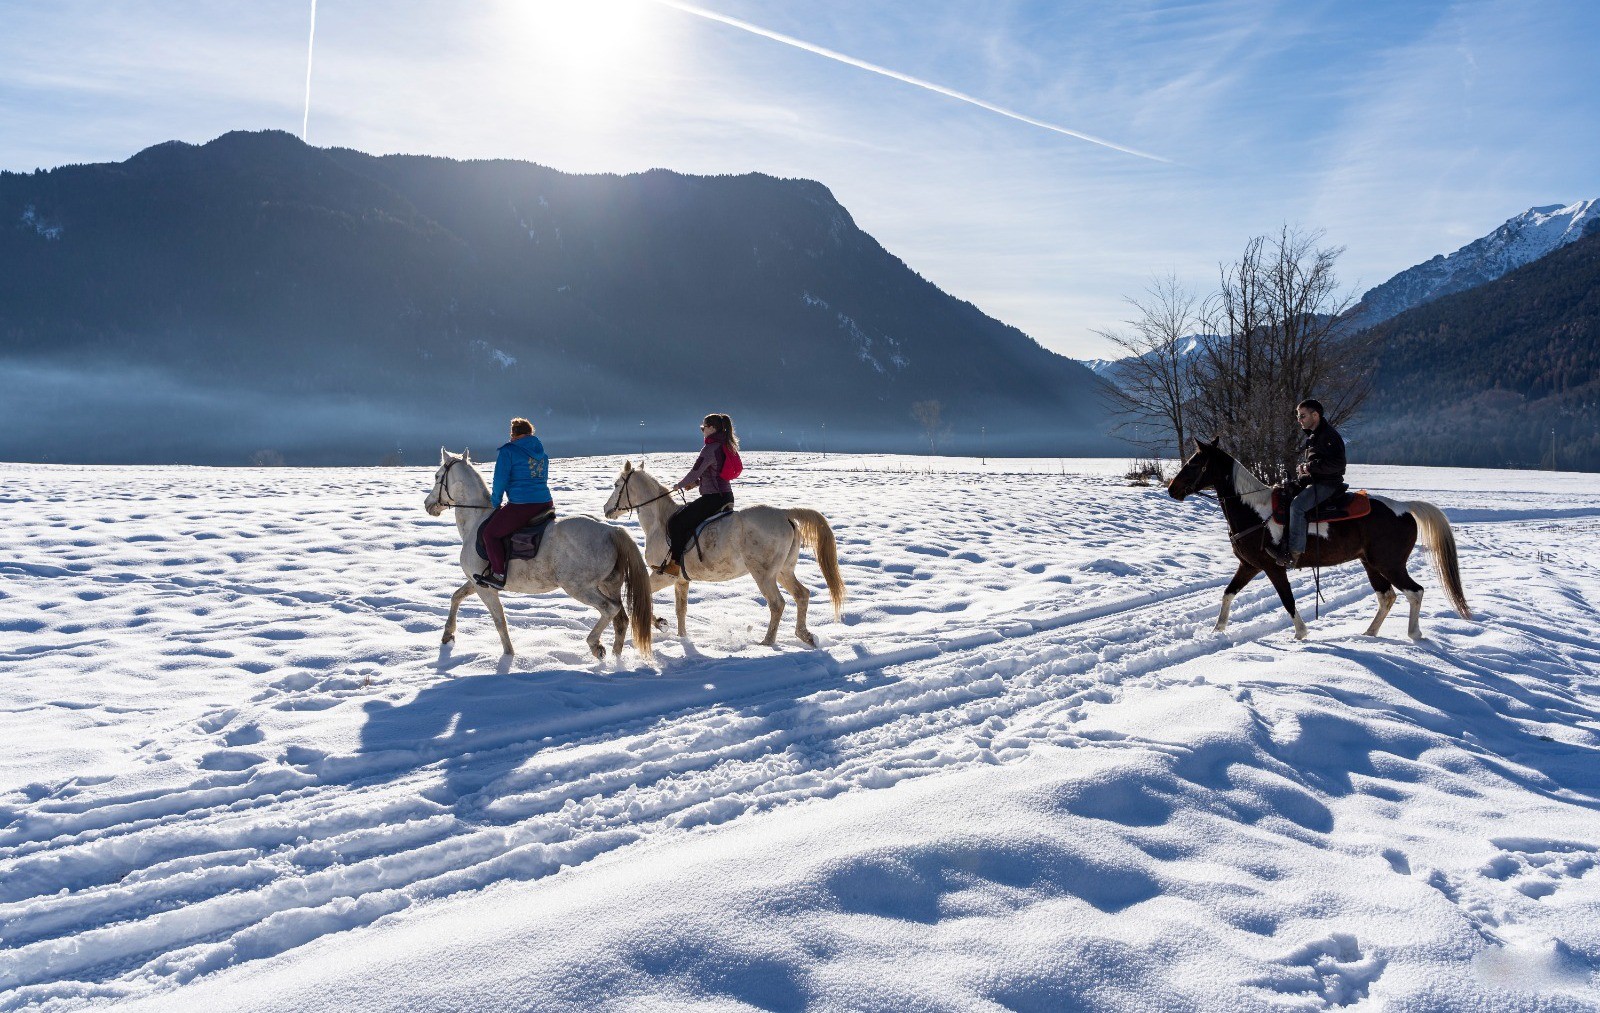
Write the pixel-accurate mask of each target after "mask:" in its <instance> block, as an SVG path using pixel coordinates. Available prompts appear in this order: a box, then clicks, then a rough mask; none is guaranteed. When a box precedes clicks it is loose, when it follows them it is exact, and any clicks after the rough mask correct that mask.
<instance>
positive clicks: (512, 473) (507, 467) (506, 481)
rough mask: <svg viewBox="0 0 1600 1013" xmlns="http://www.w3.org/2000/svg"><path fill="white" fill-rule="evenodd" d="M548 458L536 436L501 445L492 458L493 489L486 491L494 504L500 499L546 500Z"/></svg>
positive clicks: (512, 500)
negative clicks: (489, 491)
mask: <svg viewBox="0 0 1600 1013" xmlns="http://www.w3.org/2000/svg"><path fill="white" fill-rule="evenodd" d="M549 479H550V458H549V457H548V456H547V455H546V454H545V452H544V444H543V443H540V442H539V437H537V436H522V437H518V438H517V439H515V440H512V441H511V442H510V443H507V444H506V445H505V446H503V447H501V448H500V452H499V454H498V455H496V456H495V459H494V490H493V491H492V492H491V493H490V494H489V499H490V502H492V503H494V505H495V506H496V507H498V506H499V505H500V498H501V497H502V496H504V497H507V498H508V499H509V500H510V501H511V502H512V503H549V502H550V501H551V500H552V499H553V498H554V497H552V496H551V495H550V483H549Z"/></svg>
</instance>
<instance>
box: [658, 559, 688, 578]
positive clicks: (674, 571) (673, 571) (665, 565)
mask: <svg viewBox="0 0 1600 1013" xmlns="http://www.w3.org/2000/svg"><path fill="white" fill-rule="evenodd" d="M655 572H656V574H657V575H660V576H666V577H681V576H683V570H682V568H680V567H679V566H678V563H677V560H675V559H673V558H672V557H671V556H668V557H667V558H666V560H665V561H664V562H662V563H661V565H660V566H657V567H656V568H655Z"/></svg>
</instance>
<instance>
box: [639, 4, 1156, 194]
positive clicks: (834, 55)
mask: <svg viewBox="0 0 1600 1013" xmlns="http://www.w3.org/2000/svg"><path fill="white" fill-rule="evenodd" d="M651 2H652V3H656V4H659V5H661V6H662V7H670V8H672V9H673V10H677V11H682V12H683V13H685V14H693V15H694V16H695V17H699V18H705V19H706V20H707V21H716V22H719V23H721V24H724V25H728V26H730V27H732V28H737V29H739V30H740V31H745V32H749V33H751V34H752V35H759V36H761V37H762V38H764V39H771V40H772V41H774V42H781V43H783V44H784V45H786V46H794V47H795V48H796V49H803V50H805V51H806V52H808V53H815V54H817V55H818V56H825V57H827V58H828V59H830V60H836V61H838V62H839V63H844V64H848V65H850V66H852V67H856V68H858V69H860V70H865V71H869V72H871V73H873V74H881V75H882V76H884V77H888V78H893V79H894V80H896V81H902V82H904V83H906V84H909V85H913V86H915V87H917V88H922V89H924V90H926V91H931V92H935V93H937V94H939V95H943V96H945V97H947V98H953V99H956V100H958V101H961V102H965V103H967V104H968V105H975V106H977V107H978V108H979V109H987V110H988V111H989V112H992V113H999V114H1000V115H1001V116H1006V117H1009V118H1011V119H1013V120H1018V121H1019V122H1022V123H1027V124H1029V125H1030V126H1035V127H1042V128H1044V129H1045V130H1053V131H1055V132H1056V133H1058V134H1066V135H1067V136H1068V137H1076V138H1077V139H1078V140H1080V141H1088V142H1089V143H1090V144H1098V145H1100V146H1101V147H1103V148H1110V149H1112V150H1113V151H1120V152H1122V153H1123V154H1126V155H1133V156H1135V157H1138V158H1148V159H1150V160H1151V161H1153V162H1165V163H1167V164H1169V165H1170V164H1171V162H1172V160H1171V159H1170V158H1162V157H1161V156H1160V155H1152V154H1150V153H1149V152H1148V151H1140V150H1138V149H1137V148H1129V147H1127V146H1125V145H1121V144H1116V143H1114V142H1112V141H1108V140H1106V139H1105V138H1103V137H1095V136H1094V135H1093V134H1086V133H1084V132H1083V131H1081V130H1072V129H1070V128H1068V127H1063V126H1061V125H1059V124H1056V123H1047V122H1045V121H1044V120H1040V119H1035V118H1034V117H1032V116H1027V115H1024V114H1022V113H1019V112H1017V111H1015V110H1013V109H1007V108H1005V107H1003V106H997V105H995V104H994V103H993V102H985V101H984V100H983V99H981V98H977V97H976V96H973V95H968V94H966V93H965V92H959V91H956V90H955V89H954V88H946V87H945V86H944V85H941V84H934V83H933V82H932V81H924V80H922V79H921V78H918V77H912V76H911V75H910V74H902V73H900V72H899V71H898V70H890V69H889V68H888V67H880V66H878V65H877V64H875V63H868V62H867V61H865V60H858V59H856V58H855V57H853V56H846V55H845V54H844V53H840V52H836V51H834V50H832V49H827V48H825V47H823V46H818V45H815V44H813V43H810V42H806V41H805V40H804V39H797V38H795V37H793V36H792V35H784V34H783V33H782V32H775V31H773V30H772V29H770V28H762V27H761V26H760V25H753V24H751V23H750V22H748V21H741V20H739V19H738V18H731V17H729V16H727V15H726V14H718V13H717V12H716V11H708V10H706V9H705V8H703V7H696V6H695V5H693V4H688V3H683V2H682V0H651Z"/></svg>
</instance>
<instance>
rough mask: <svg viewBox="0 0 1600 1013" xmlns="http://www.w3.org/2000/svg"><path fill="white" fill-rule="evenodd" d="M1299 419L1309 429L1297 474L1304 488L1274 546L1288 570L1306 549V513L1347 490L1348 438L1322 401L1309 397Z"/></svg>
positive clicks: (1298, 409)
mask: <svg viewBox="0 0 1600 1013" xmlns="http://www.w3.org/2000/svg"><path fill="white" fill-rule="evenodd" d="M1295 418H1296V419H1298V420H1299V422H1300V428H1301V430H1303V431H1304V432H1305V441H1304V442H1303V443H1301V444H1300V466H1299V468H1298V469H1297V470H1296V475H1295V477H1296V478H1297V479H1298V481H1299V484H1300V486H1301V489H1300V491H1299V492H1298V493H1296V494H1295V497H1294V501H1293V502H1292V503H1290V504H1289V523H1288V525H1287V527H1286V528H1285V530H1284V535H1283V541H1281V542H1279V543H1277V544H1275V545H1273V546H1272V558H1273V559H1275V560H1276V561H1277V562H1278V565H1280V566H1282V567H1284V568H1286V569H1287V568H1288V567H1292V566H1297V565H1299V560H1300V556H1301V555H1302V554H1303V553H1304V552H1305V551H1306V526H1307V525H1306V515H1307V514H1309V513H1311V511H1313V510H1315V509H1316V508H1317V507H1318V506H1320V505H1321V504H1323V503H1325V502H1327V501H1328V500H1330V499H1333V498H1334V497H1335V496H1338V495H1339V494H1341V493H1343V492H1344V491H1345V489H1346V486H1345V484H1344V468H1345V455H1344V438H1343V437H1342V436H1340V435H1339V431H1338V430H1337V429H1335V428H1333V424H1332V423H1330V422H1329V421H1328V420H1327V419H1326V418H1324V417H1323V410H1322V402H1321V401H1318V400H1317V399H1316V398H1306V399H1305V400H1304V401H1302V402H1300V403H1299V404H1298V405H1296V406H1295Z"/></svg>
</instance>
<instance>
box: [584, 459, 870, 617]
mask: <svg viewBox="0 0 1600 1013" xmlns="http://www.w3.org/2000/svg"><path fill="white" fill-rule="evenodd" d="M671 495H672V490H670V489H668V488H667V487H666V486H664V485H662V484H661V483H660V482H658V481H657V480H656V479H655V478H653V477H651V475H650V474H649V472H647V471H645V470H644V468H643V466H640V467H638V468H635V467H634V466H633V462H632V461H627V462H625V463H624V464H623V465H622V473H621V474H620V475H618V476H617V480H616V482H615V483H613V486H612V489H611V498H610V499H608V500H606V517H607V518H609V519H612V520H615V519H616V518H618V517H621V516H622V515H623V514H625V513H627V512H628V511H630V510H637V511H639V521H640V523H641V524H642V525H643V526H644V551H645V554H646V555H647V556H648V557H649V558H651V559H665V558H666V555H667V518H668V517H671V516H672V514H673V511H674V510H676V509H677V504H676V503H674V502H673V501H672V499H671ZM802 545H803V546H805V547H806V548H808V549H811V550H812V551H813V552H815V553H816V556H817V565H818V566H819V567H821V569H822V577H823V579H824V580H825V581H827V583H828V594H829V596H830V597H831V598H832V599H833V617H834V619H838V618H839V610H840V608H841V607H842V606H843V605H844V577H843V576H841V575H840V573H839V554H838V548H837V546H836V545H835V543H834V540H833V528H831V527H829V526H828V519H827V518H826V517H823V516H822V515H821V514H820V513H818V512H817V511H815V510H805V509H799V508H797V509H793V510H780V509H778V508H777V507H770V506H751V507H744V508H743V509H740V510H735V511H734V512H733V516H732V517H731V518H723V519H721V520H719V521H717V522H716V523H715V524H711V525H709V526H708V527H706V528H705V530H704V531H702V532H701V534H700V540H699V543H698V544H697V545H695V546H693V547H690V548H687V549H685V550H684V560H683V563H684V565H683V574H684V575H683V576H682V577H676V578H675V577H670V576H667V575H665V574H656V575H654V577H653V583H654V586H655V587H656V588H662V587H665V586H667V585H668V584H672V585H673V591H674V593H675V596H676V599H677V606H678V636H680V637H682V636H685V635H686V631H685V628H684V622H685V620H686V619H687V617H688V613H689V581H690V580H712V581H723V580H733V579H734V578H735V577H742V576H744V575H745V574H747V573H748V574H749V575H750V576H751V577H753V578H755V582H756V586H757V587H759V588H760V589H761V595H762V597H764V598H766V600H767V611H768V612H770V613H771V620H770V621H769V622H768V623H767V637H766V639H765V640H763V641H761V642H762V643H763V644H766V645H767V646H769V647H770V646H771V645H772V644H774V643H776V642H777V639H778V621H779V620H780V619H782V618H783V595H782V594H781V593H780V592H779V591H778V585H779V584H782V585H783V586H784V587H785V588H787V589H788V591H789V593H790V594H792V595H794V604H795V611H796V613H797V615H796V617H795V625H794V634H795V636H797V637H799V638H800V639H801V640H802V641H804V642H805V643H806V644H807V645H809V646H811V647H815V646H817V641H816V638H815V637H813V636H812V635H811V631H810V630H808V629H806V606H807V604H808V603H809V602H810V601H811V592H810V591H808V590H806V586H805V585H804V584H802V583H800V581H799V580H797V579H796V578H795V575H794V564H795V562H796V561H797V560H798V559H799V558H800V547H801V546H802Z"/></svg>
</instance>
